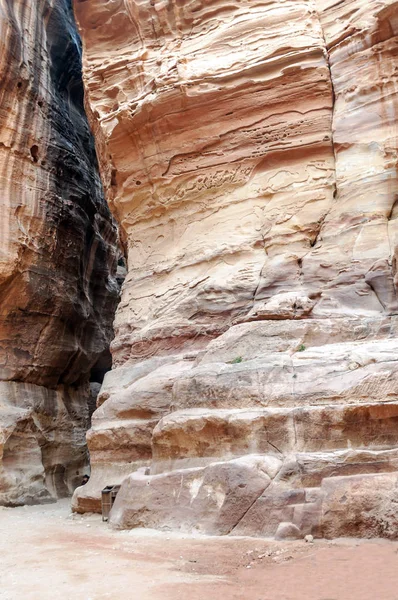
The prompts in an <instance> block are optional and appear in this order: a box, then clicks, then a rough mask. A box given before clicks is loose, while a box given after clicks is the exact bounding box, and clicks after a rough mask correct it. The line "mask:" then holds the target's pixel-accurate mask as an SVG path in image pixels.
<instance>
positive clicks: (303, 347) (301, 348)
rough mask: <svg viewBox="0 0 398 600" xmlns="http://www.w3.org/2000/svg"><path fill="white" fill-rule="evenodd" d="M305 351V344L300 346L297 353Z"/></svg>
mask: <svg viewBox="0 0 398 600" xmlns="http://www.w3.org/2000/svg"><path fill="white" fill-rule="evenodd" d="M304 350H305V346H304V344H300V346H299V347H298V348H297V352H304Z"/></svg>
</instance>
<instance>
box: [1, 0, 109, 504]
mask: <svg viewBox="0 0 398 600" xmlns="http://www.w3.org/2000/svg"><path fill="white" fill-rule="evenodd" d="M0 28H1V37H0V39H1V42H0V44H1V53H0V56H1V58H0V77H1V86H0V94H1V102H0V168H1V173H0V187H1V198H2V201H1V203H0V228H1V234H0V311H1V319H0V503H3V504H21V503H24V502H35V501H39V500H45V499H48V500H51V499H52V498H54V497H57V496H59V495H66V494H67V493H70V492H71V491H72V490H73V489H74V488H75V487H76V483H77V482H79V481H80V479H81V473H82V470H83V469H85V468H86V467H87V462H88V461H87V458H88V457H87V450H86V445H85V431H86V429H87V426H88V420H89V414H88V399H89V387H88V381H89V375H90V371H91V369H92V367H93V365H94V364H95V363H96V361H97V359H98V357H99V356H100V355H101V354H102V353H103V352H104V350H105V349H106V348H108V347H109V342H110V339H111V335H112V319H113V313H114V310H115V306H116V302H117V297H118V287H117V284H116V280H115V273H116V266H117V265H116V263H117V244H116V227H115V224H114V222H113V220H112V218H111V216H110V213H109V209H108V207H107V204H106V201H105V200H104V197H103V190H102V186H101V182H100V178H99V175H98V170H97V163H96V155H95V149H94V143H93V140H92V135H91V132H90V129H89V126H88V122H87V118H86V116H85V112H84V107H83V85H82V76H81V48H80V40H79V37H78V34H77V31H76V26H75V23H74V19H73V12H72V6H71V2H70V0H61V1H55V0H45V1H44V2H43V1H39V0H33V1H29V2H27V1H25V0H16V1H14V2H6V1H4V2H0Z"/></svg>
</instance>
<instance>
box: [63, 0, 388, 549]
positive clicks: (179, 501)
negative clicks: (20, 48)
mask: <svg viewBox="0 0 398 600" xmlns="http://www.w3.org/2000/svg"><path fill="white" fill-rule="evenodd" d="M397 10H398V5H397V3H396V2H394V1H391V0H380V1H379V0H378V1H376V2H372V3H371V4H369V3H365V2H363V1H362V0H352V1H348V2H339V1H337V0H298V1H297V0H296V1H294V2H293V1H290V0H286V1H285V2H280V1H278V2H277V1H273V0H268V1H266V2H264V1H256V0H254V1H253V0H250V1H249V0H243V1H238V0H231V1H229V2H226V1H225V0H187V1H186V2H167V3H166V2H161V1H160V0H151V1H150V0H129V1H128V2H112V3H106V4H104V3H103V2H101V1H100V0H91V2H90V3H88V2H84V1H83V2H81V1H78V0H77V1H76V2H75V11H76V15H77V19H78V22H79V25H80V29H81V33H82V37H83V44H84V73H85V85H86V91H87V105H88V110H89V113H90V119H91V122H92V124H93V128H94V131H95V134H96V141H97V147H98V151H99V156H100V166H101V169H102V174H103V179H104V182H105V186H106V192H107V196H108V199H109V203H110V206H111V208H112V211H113V213H114V215H115V217H116V218H117V220H118V222H119V223H120V226H121V230H122V235H123V241H124V245H125V248H126V252H127V256H128V276H127V279H126V282H125V284H124V288H123V295H122V302H121V304H120V306H119V309H118V312H117V317H116V338H115V341H114V342H113V348H112V350H113V358H114V370H113V371H112V372H111V373H109V374H108V375H107V378H106V380H105V383H104V386H103V388H102V391H101V394H100V403H102V404H101V406H100V408H99V409H98V410H97V412H96V413H95V415H94V419H93V427H92V429H91V431H90V434H89V447H90V451H91V457H92V462H93V473H94V477H93V478H92V481H91V482H90V485H89V486H86V488H85V489H84V490H83V491H79V492H78V493H77V494H76V496H75V499H74V507H75V510H80V511H84V510H92V509H94V510H98V508H99V504H98V498H99V495H98V494H99V490H100V487H101V485H102V484H103V483H113V482H114V483H118V482H119V481H121V480H122V479H123V477H124V476H125V475H126V474H127V473H129V472H131V471H133V470H134V469H136V468H138V467H141V466H144V470H139V471H138V472H136V473H133V474H130V475H129V477H128V478H127V479H125V482H124V484H123V485H122V488H121V492H120V494H119V496H118V499H117V501H116V505H115V508H114V510H113V513H112V518H111V520H112V522H113V523H114V524H115V525H116V526H118V527H132V526H137V525H140V526H142V525H144V526H145V525H149V526H156V527H173V528H180V529H188V530H190V529H192V528H193V527H197V528H198V529H200V530H202V531H205V532H206V533H228V532H231V533H232V532H234V533H239V534H240V535H241V534H246V533H250V534H251V535H253V534H254V535H275V534H277V532H279V533H278V535H280V532H281V531H293V530H294V531H299V533H300V534H302V535H304V534H306V533H313V534H316V535H327V536H333V535H350V534H352V533H355V534H358V535H373V534H375V535H386V536H388V537H394V536H396V535H397V533H398V532H397V531H396V526H395V525H394V523H393V519H392V517H391V516H390V517H388V515H389V514H390V513H391V510H390V509H391V503H392V502H393V493H392V491H391V490H392V489H393V488H394V485H395V479H396V476H397V473H396V471H397V466H396V462H395V461H396V452H397V445H398V439H397V418H398V404H397V393H396V389H397V387H396V378H397V362H396V352H397V347H396V346H397V342H396V327H397V321H396V316H395V315H396V313H397V295H396V282H397V274H396V254H397V249H396V246H397V245H396V239H395V235H396V234H395V229H396V225H395V223H396V216H397V215H396V214H395V213H396V207H395V202H396V193H397V169H396V164H397V126H396V118H395V115H396V113H397V109H398V104H397V103H398V99H397V89H398V88H397V74H398V66H397V64H398V63H397V49H398V39H397V35H398V21H397V17H396V15H397ZM269 461H271V462H272V464H273V465H274V466H275V464H277V468H276V467H275V468H273V469H271V471H272V472H271V471H270V470H269V469H268V467H267V465H268V463H269ZM147 465H148V466H150V471H149V472H148V469H147ZM380 472H381V473H382V474H381V475H380V474H379V473H380ZM110 477H113V478H114V480H112V481H110V480H109V479H110ZM372 478H373V481H374V484H375V485H378V482H379V481H380V482H381V483H380V485H382V486H384V488H385V489H386V490H389V491H388V492H386V497H385V498H384V500H383V502H384V504H383V506H384V508H383V511H384V513H385V515H387V516H386V517H385V518H384V517H383V519H384V521H385V526H383V524H382V523H381V521H383V519H381V520H380V519H379V520H377V515H378V514H381V512H383V511H381V512H380V510H379V509H380V502H381V500H380V496H379V497H378V498H376V495H373V500H372V497H371V493H370V491H369V490H371V488H372V483H371V482H372ZM255 482H256V483H255ZM257 482H258V485H257ZM242 490H243V491H242ZM339 494H340V496H339ZM338 497H339V498H345V500H344V503H346V512H345V513H344V515H342V514H339V515H338V517H337V516H336V515H337V513H338V510H337V508H336V506H337V505H338V502H337V501H336V498H338ZM372 502H373V504H372ZM231 507H235V508H236V510H233V509H232V508H231ZM364 507H367V508H366V510H365V508H364ZM336 511H337V512H336ZM366 511H368V513H369V514H368V516H366V515H365V513H366ZM340 512H341V511H340ZM392 512H393V511H392ZM384 513H383V514H384ZM354 514H355V520H354V521H353V519H352V517H353V515H354ZM391 514H392V513H391ZM226 515H228V516H226ZM333 515H334V517H333ZM361 515H362V516H361ZM343 517H344V518H343ZM372 519H373V520H372ZM384 521H383V522H384ZM289 523H290V524H293V525H294V527H293V526H290V525H286V524H289ZM281 524H284V525H281ZM383 527H384V530H383Z"/></svg>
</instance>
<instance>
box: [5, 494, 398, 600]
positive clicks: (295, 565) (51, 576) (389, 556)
mask: <svg viewBox="0 0 398 600" xmlns="http://www.w3.org/2000/svg"><path fill="white" fill-rule="evenodd" d="M248 567H249V568H248ZM58 598H60V599H62V600H64V599H65V600H69V599H70V600H72V599H73V600H90V599H91V600H100V599H119V598H125V599H127V600H130V599H131V600H213V599H215V600H398V544H397V543H389V542H384V541H372V542H360V543H359V542H357V541H339V542H333V543H326V542H318V541H316V542H315V543H314V544H306V543H305V542H293V543H292V542H290V543H275V542H269V541H265V540H258V539H248V538H244V539H242V538H240V539H238V538H228V539H226V538H188V537H183V536H173V535H171V534H158V533H148V532H137V531H135V532H114V531H111V530H110V529H108V527H107V525H106V524H104V523H102V521H101V518H100V517H98V516H96V515H89V516H85V517H84V518H81V517H80V516H77V515H74V516H70V510H69V502H67V501H62V502H59V503H57V504H55V505H54V504H53V505H49V506H45V507H43V506H41V507H29V508H26V507H25V508H16V509H6V508H0V599H1V600H50V599H51V600H53V599H58Z"/></svg>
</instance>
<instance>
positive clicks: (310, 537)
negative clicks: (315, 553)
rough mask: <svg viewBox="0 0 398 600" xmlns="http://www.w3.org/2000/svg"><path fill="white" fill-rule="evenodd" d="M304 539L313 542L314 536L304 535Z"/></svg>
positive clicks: (309, 542)
mask: <svg viewBox="0 0 398 600" xmlns="http://www.w3.org/2000/svg"><path fill="white" fill-rule="evenodd" d="M304 539H305V541H306V542H307V543H308V544H313V543H314V536H313V535H306V536H305V538H304Z"/></svg>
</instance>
